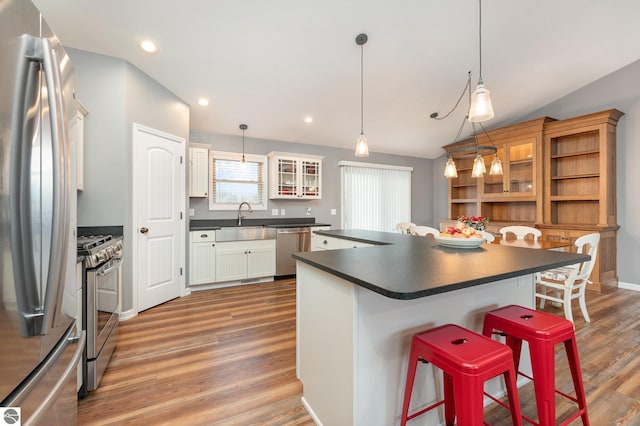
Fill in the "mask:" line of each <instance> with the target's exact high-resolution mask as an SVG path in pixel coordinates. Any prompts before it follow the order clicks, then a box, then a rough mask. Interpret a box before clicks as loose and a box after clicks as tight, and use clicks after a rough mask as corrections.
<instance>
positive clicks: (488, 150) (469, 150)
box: [431, 0, 503, 178]
mask: <svg viewBox="0 0 640 426" xmlns="http://www.w3.org/2000/svg"><path fill="white" fill-rule="evenodd" d="M478 5H479V11H478V14H479V25H478V29H479V31H478V32H479V36H478V39H479V47H480V49H479V57H480V64H479V65H480V68H479V69H480V73H479V78H478V85H477V86H476V90H475V91H474V92H473V93H471V72H469V77H468V78H467V84H466V85H465V87H464V89H463V91H462V94H461V95H460V97H459V98H458V101H457V102H456V104H455V105H454V107H453V109H451V111H449V112H448V113H447V114H445V115H444V116H443V117H438V113H437V112H434V113H433V114H431V118H434V119H436V120H444V119H445V118H447V117H448V116H449V115H450V114H451V113H452V112H453V111H455V109H456V108H457V107H458V105H459V104H460V101H461V100H462V98H463V97H464V95H465V94H467V93H468V99H469V104H468V105H469V106H468V110H467V115H466V116H465V117H464V119H463V121H462V124H461V125H460V128H459V130H458V134H457V135H456V139H455V141H454V145H455V143H456V142H458V140H459V138H460V135H461V133H462V129H463V127H464V125H465V123H466V122H467V121H469V122H470V123H471V126H472V129H473V137H474V140H475V145H469V144H467V143H465V144H461V145H460V146H457V147H456V146H454V147H452V148H450V149H448V150H447V153H448V155H449V157H448V158H447V162H446V164H445V167H444V175H445V177H447V178H455V177H458V170H457V168H456V163H455V161H454V159H453V158H454V156H460V157H466V156H471V155H475V159H474V160H473V168H472V169H471V177H473V178H479V177H482V176H484V174H485V173H486V172H487V168H486V166H485V163H484V158H483V156H485V155H494V158H493V161H492V162H491V166H490V168H489V174H490V175H501V174H502V173H503V170H502V162H501V161H500V158H499V157H498V150H497V148H496V147H495V145H493V142H492V141H491V137H490V136H489V133H487V131H486V130H485V128H484V126H483V125H482V122H483V121H486V120H489V119H491V118H493V117H494V113H493V105H492V104H491V97H490V95H489V90H487V89H486V88H485V87H484V82H483V80H482V0H478ZM476 123H478V124H479V125H480V127H481V129H482V131H483V132H484V134H485V135H486V137H487V139H488V141H489V143H490V145H480V144H479V143H478V132H477V131H476Z"/></svg>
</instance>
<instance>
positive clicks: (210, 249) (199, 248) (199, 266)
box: [189, 230, 216, 285]
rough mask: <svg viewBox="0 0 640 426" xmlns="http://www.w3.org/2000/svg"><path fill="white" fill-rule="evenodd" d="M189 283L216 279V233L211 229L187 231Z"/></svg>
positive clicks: (207, 281)
mask: <svg viewBox="0 0 640 426" xmlns="http://www.w3.org/2000/svg"><path fill="white" fill-rule="evenodd" d="M189 241H190V246H189V264H190V268H189V285H198V284H207V283H212V282H215V281H216V233H215V231H213V230H205V231H191V232H189Z"/></svg>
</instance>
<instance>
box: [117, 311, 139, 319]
mask: <svg viewBox="0 0 640 426" xmlns="http://www.w3.org/2000/svg"><path fill="white" fill-rule="evenodd" d="M137 316H138V312H136V311H134V310H133V309H129V310H128V311H124V312H120V315H119V316H118V319H119V321H126V320H130V319H131V318H133V317H137Z"/></svg>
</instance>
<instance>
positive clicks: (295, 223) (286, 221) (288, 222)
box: [189, 217, 331, 231]
mask: <svg viewBox="0 0 640 426" xmlns="http://www.w3.org/2000/svg"><path fill="white" fill-rule="evenodd" d="M223 226H238V221H237V219H194V220H192V221H190V222H189V230H190V231H201V230H205V229H206V230H209V229H211V230H216V229H220V228H221V227H223ZM242 226H266V227H269V228H298V227H301V226H331V224H329V223H316V219H315V218H314V217H304V218H299V217H298V218H295V217H292V218H264V219H249V218H244V219H242Z"/></svg>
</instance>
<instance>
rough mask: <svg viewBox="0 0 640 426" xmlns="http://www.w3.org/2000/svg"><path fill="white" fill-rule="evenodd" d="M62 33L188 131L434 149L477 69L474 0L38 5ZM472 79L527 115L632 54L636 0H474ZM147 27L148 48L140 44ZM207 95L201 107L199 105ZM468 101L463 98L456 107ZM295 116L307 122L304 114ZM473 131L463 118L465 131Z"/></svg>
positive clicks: (397, 150)
mask: <svg viewBox="0 0 640 426" xmlns="http://www.w3.org/2000/svg"><path fill="white" fill-rule="evenodd" d="M35 3H36V5H37V6H38V8H39V9H40V10H41V11H42V13H43V15H44V16H45V19H47V21H48V22H49V24H50V25H51V27H52V28H53V30H54V31H55V32H56V33H57V35H58V36H59V38H60V39H61V40H62V42H63V43H64V44H65V45H67V46H70V47H74V48H78V49H82V50H87V51H91V52H96V53H101V54H105V55H110V56H115V57H118V58H123V59H126V60H127V61H129V62H131V63H132V64H134V65H136V66H137V67H138V68H140V69H141V70H143V71H144V72H146V73H147V74H148V75H150V76H151V77H152V78H153V79H155V80H157V81H158V82H159V83H160V84H162V85H163V86H165V87H167V88H168V89H169V90H171V91H172V92H173V93H175V94H176V95H177V96H179V97H180V98H181V99H183V100H184V101H185V102H187V103H188V104H189V105H190V106H191V130H195V131H206V132H214V133H222V134H232V135H240V134H241V131H240V130H239V128H238V126H239V124H240V123H246V124H248V126H249V128H248V130H247V131H246V136H247V137H255V138H264V139H274V140H283V141H292V142H300V143H308V144H317V145H326V146H333V147H342V148H348V149H353V148H355V141H356V138H357V137H358V135H359V134H360V47H359V46H358V45H356V43H355V37H356V35H358V34H359V33H363V32H364V33H367V35H368V36H369V41H368V43H367V44H365V46H364V131H365V134H366V135H367V138H368V140H369V149H370V150H371V151H375V152H384V153H393V154H401V155H411V156H416V157H426V158H435V157H438V156H439V155H441V154H442V153H443V151H442V149H441V146H442V145H445V144H447V143H450V142H453V139H454V138H455V135H456V133H457V130H458V127H459V126H460V123H461V121H462V117H463V116H464V114H465V112H464V111H463V108H459V110H457V111H456V113H454V114H453V115H452V116H451V117H450V118H449V119H447V120H443V121H436V120H432V119H430V118H429V114H430V113H432V112H435V111H439V112H440V114H441V115H442V114H444V113H445V112H446V111H447V110H449V109H450V108H451V107H452V106H453V104H454V103H455V101H456V99H457V98H458V96H459V95H460V92H461V91H462V88H463V86H464V84H465V82H466V79H467V72H468V71H472V73H473V85H474V86H475V84H476V82H477V76H478V62H479V61H478V2H477V1H476V0H440V1H434V0H397V1H391V0H270V1H267V0H186V1H170V0H134V1H132V0H109V1H98V0H35ZM482 6H483V8H482V15H483V16H482V19H483V30H482V42H483V72H482V73H483V77H484V82H485V85H486V87H487V88H488V89H489V90H491V95H492V99H493V104H494V110H495V112H496V116H495V118H494V119H493V120H491V121H488V122H486V123H485V126H486V127H487V128H491V127H495V126H497V125H499V124H500V123H507V122H510V121H514V120H517V119H519V118H520V117H523V116H524V115H526V114H527V113H529V112H531V111H532V110H535V109H537V108H539V107H541V106H544V105H545V104H547V103H549V102H551V101H553V100H555V99H558V98H560V97H562V96H564V95H566V94H568V93H570V92H572V91H574V90H576V89H578V88H580V87H582V86H584V85H586V84H588V83H590V82H592V81H594V80H596V79H598V78H600V77H603V76H604V75H606V74H609V73H611V72H613V71H615V70H617V69H619V68H621V67H623V66H625V65H627V64H629V63H631V62H634V61H636V60H638V59H640V51H639V49H638V40H640V25H639V24H638V18H639V17H640V2H639V1H637V0H617V1H599V0H562V1H558V0H536V1H527V2H525V1H514V0H485V1H484V2H483V5H482ZM144 38H150V39H152V40H153V41H155V43H156V44H157V45H158V48H159V50H158V52H157V53H155V54H153V55H148V54H145V53H144V52H142V51H141V50H140V49H139V47H138V45H137V43H138V42H139V41H141V40H142V39H144ZM200 97H207V98H209V99H210V104H209V106H208V107H201V106H199V105H198V104H197V100H198V99H199V98H200ZM463 106H464V107H465V108H466V107H467V103H466V100H465V101H464V102H463ZM306 115H311V116H313V117H314V122H313V123H312V124H311V125H308V124H305V123H304V122H303V118H304V116H306ZM470 131H471V129H470V126H468V125H467V126H466V127H465V132H464V133H465V134H469V133H470Z"/></svg>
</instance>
